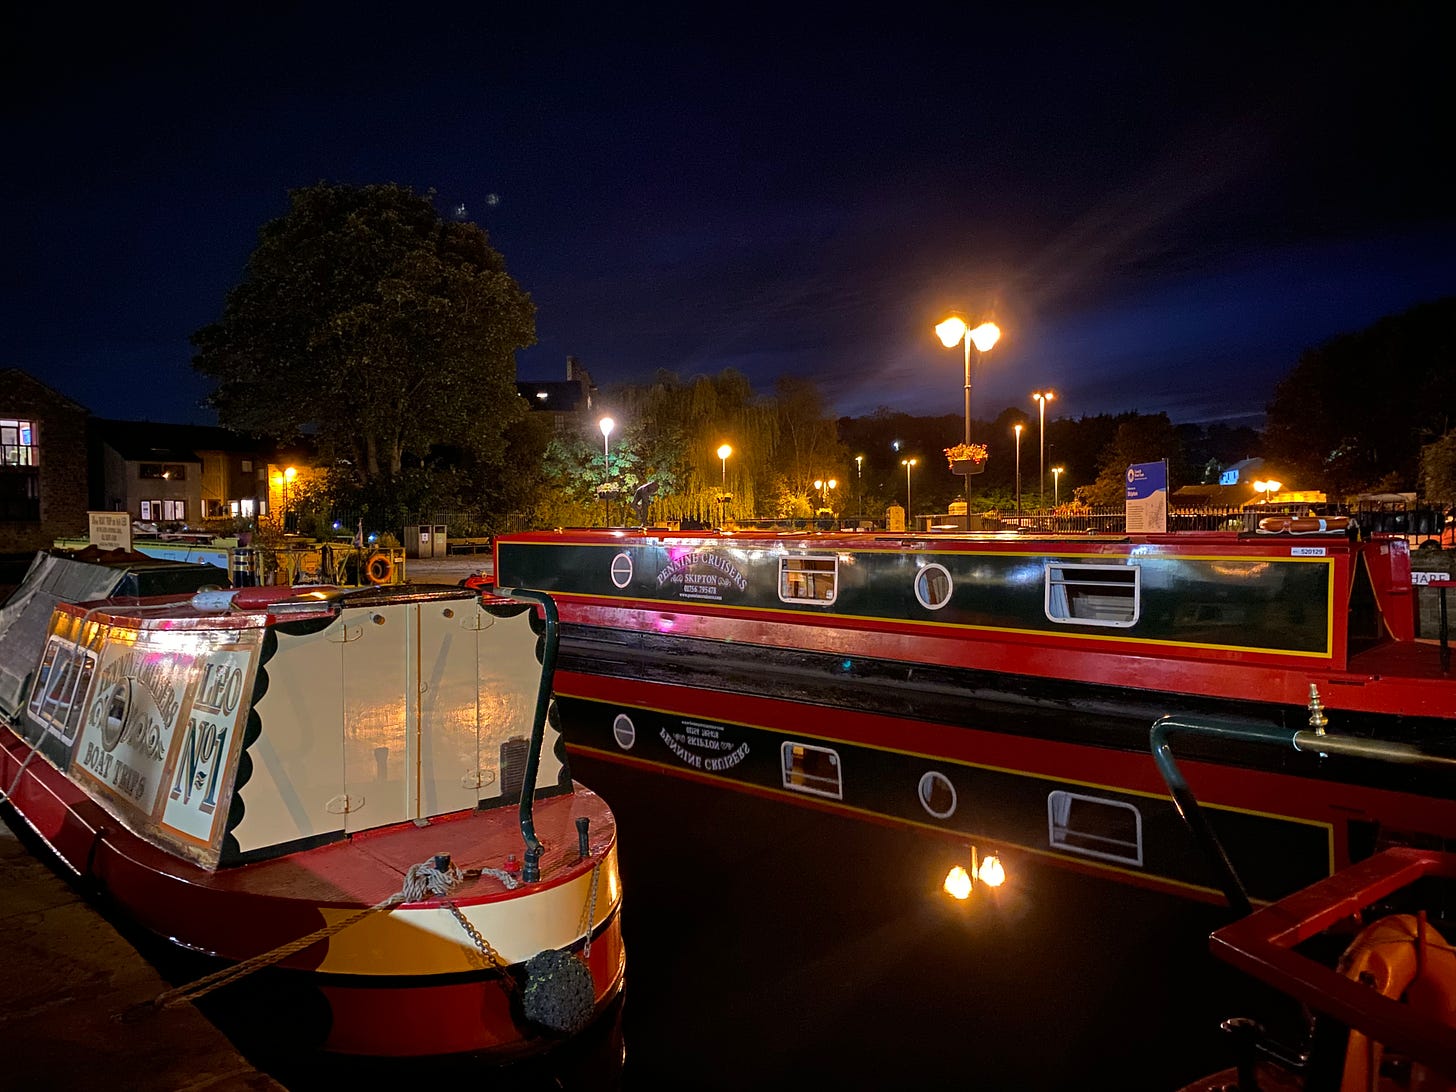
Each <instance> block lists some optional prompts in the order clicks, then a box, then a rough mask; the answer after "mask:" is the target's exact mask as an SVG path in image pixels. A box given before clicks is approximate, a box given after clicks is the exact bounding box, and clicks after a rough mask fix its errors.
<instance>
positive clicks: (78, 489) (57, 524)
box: [0, 368, 90, 553]
mask: <svg viewBox="0 0 1456 1092" xmlns="http://www.w3.org/2000/svg"><path fill="white" fill-rule="evenodd" d="M89 417H90V414H89V412H88V411H87V409H86V407H84V406H82V405H80V404H78V403H76V402H73V401H71V400H70V399H69V398H67V397H66V396H65V395H63V394H61V393H59V392H58V391H54V390H52V389H51V388H50V387H47V386H46V385H45V384H44V383H42V382H40V381H39V380H37V379H34V378H32V377H31V376H29V375H27V374H26V373H25V372H22V371H20V370H19V369H17V368H0V553H21V552H29V551H33V550H42V549H46V548H47V547H49V546H50V545H51V543H52V542H54V541H55V540H56V539H57V538H60V537H64V536H67V535H78V534H84V533H85V532H86V526H87V523H86V502H87V466H86V423H87V419H88V418H89Z"/></svg>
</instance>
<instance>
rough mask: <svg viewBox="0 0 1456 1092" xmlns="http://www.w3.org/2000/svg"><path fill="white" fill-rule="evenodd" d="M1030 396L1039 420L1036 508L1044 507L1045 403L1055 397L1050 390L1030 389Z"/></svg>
mask: <svg viewBox="0 0 1456 1092" xmlns="http://www.w3.org/2000/svg"><path fill="white" fill-rule="evenodd" d="M1031 397H1032V398H1033V399H1034V400H1035V401H1036V406H1037V417H1039V418H1040V421H1041V466H1040V468H1039V469H1038V470H1037V479H1036V480H1037V502H1036V505H1037V507H1038V508H1045V507H1046V404H1047V403H1048V402H1050V401H1051V400H1052V399H1053V398H1055V397H1056V395H1055V394H1053V393H1052V392H1051V391H1032V392H1031Z"/></svg>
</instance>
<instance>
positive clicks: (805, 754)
mask: <svg viewBox="0 0 1456 1092" xmlns="http://www.w3.org/2000/svg"><path fill="white" fill-rule="evenodd" d="M779 757H780V758H781V760H782V762H783V774H784V788H786V789H793V790H794V791H795V792H804V793H809V794H810V795H813V796H828V797H830V798H831V799H834V800H842V799H844V783H843V781H842V780H841V779H840V765H839V754H838V752H836V751H834V750H833V749H832V748H829V747H816V746H814V745H813V744H810V743H794V742H792V741H788V740H786V741H785V742H784V744H783V745H782V746H781V747H780V748H779Z"/></svg>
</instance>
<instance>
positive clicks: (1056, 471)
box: [1052, 466, 1067, 508]
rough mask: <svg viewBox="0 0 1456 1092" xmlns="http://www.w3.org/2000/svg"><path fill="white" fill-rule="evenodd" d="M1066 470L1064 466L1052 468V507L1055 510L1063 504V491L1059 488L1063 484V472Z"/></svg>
mask: <svg viewBox="0 0 1456 1092" xmlns="http://www.w3.org/2000/svg"><path fill="white" fill-rule="evenodd" d="M1066 469H1067V468H1066V467H1064V466H1054V467H1052V507H1053V508H1056V507H1057V506H1058V505H1060V504H1061V503H1062V491H1061V489H1060V488H1059V487H1060V486H1061V484H1062V471H1064V470H1066Z"/></svg>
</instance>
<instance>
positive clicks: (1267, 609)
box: [494, 520, 1456, 902]
mask: <svg viewBox="0 0 1456 1092" xmlns="http://www.w3.org/2000/svg"><path fill="white" fill-rule="evenodd" d="M1314 522H1315V526H1307V525H1304V524H1297V525H1296V524H1293V523H1289V524H1286V523H1284V522H1282V521H1271V523H1270V524H1269V525H1268V526H1266V527H1263V528H1261V529H1259V530H1251V531H1232V530H1230V531H1218V532H1207V533H1202V532H1199V533H1173V534H1129V535H1085V536H1077V535H1051V534H1029V533H1007V532H989V533H972V532H960V533H920V534H916V533H906V534H883V533H872V532H863V533H857V532H848V533H834V532H812V533H796V534H791V533H773V532H762V531H706V532H692V533H689V532H681V531H674V530H666V529H663V530H656V529H650V528H641V529H597V530H592V529H585V530H570V529H564V530H557V531H550V532H529V533H520V534H511V535H503V536H500V537H499V538H498V539H497V540H496V544H495V553H494V577H495V579H496V580H497V581H499V582H500V583H502V584H505V585H507V586H513V587H525V588H534V589H537V590H539V591H542V592H544V593H547V594H549V595H550V596H552V597H553V599H554V600H555V601H556V603H557V604H558V608H559V610H560V612H561V621H562V642H561V662H560V671H559V673H558V676H557V682H556V690H557V700H558V706H559V709H560V712H561V716H562V724H563V730H564V732H565V733H566V738H567V742H568V747H569V748H576V749H580V751H582V752H586V753H591V754H592V755H595V756H598V757H602V758H611V759H616V760H620V761H622V762H627V763H632V764H636V765H640V766H646V767H651V768H655V769H659V770H663V771H668V772H672V773H675V774H680V775H682V776H685V777H690V778H699V779H703V780H710V781H713V782H715V783H720V784H725V785H731V786H735V787H737V788H740V789H743V790H746V791H751V792H755V793H761V794H767V795H771V796H775V797H778V798H780V799H783V800H786V801H794V802H798V803H801V804H804V805H808V806H814V807H821V808H829V809H833V810H837V811H841V812H845V813H849V814H854V815H858V816H861V817H863V818H865V819H867V820H872V821H878V822H890V823H895V824H903V825H905V826H908V827H912V828H915V829H919V830H923V831H927V832H931V833H934V834H937V835H942V836H945V837H948V838H952V839H955V840H957V841H959V842H968V843H971V844H974V845H977V846H980V847H982V848H983V849H987V848H989V847H995V849H996V850H997V851H998V855H999V856H1000V857H1001V858H1002V859H1003V860H1005V859H1007V857H1008V855H1009V856H1014V855H1015V854H1016V853H1024V854H1032V855H1035V856H1037V857H1039V858H1043V859H1046V860H1049V861H1053V862H1056V863H1058V864H1063V865H1066V866H1069V867H1072V868H1077V869H1082V870H1091V871H1095V872H1100V873H1103V874H1106V875H1109V876H1112V877H1114V878H1117V879H1119V880H1126V881H1128V882H1132V883H1135V884H1143V885H1148V886H1152V887H1156V888H1158V889H1162V890H1169V891H1175V892H1180V893H1183V894H1186V895H1188V896H1190V897H1193V898H1199V899H1205V900H1208V901H1214V900H1218V899H1220V898H1222V893H1221V891H1220V886H1221V883H1222V878H1221V877H1220V876H1219V875H1218V874H1217V870H1216V869H1214V868H1212V867H1211V865H1210V862H1209V860H1208V859H1207V857H1206V855H1205V854H1203V853H1202V852H1200V850H1199V847H1198V846H1197V845H1196V842H1195V840H1194V838H1193V836H1192V834H1191V833H1190V831H1189V830H1188V829H1187V827H1186V826H1185V825H1184V824H1183V823H1182V822H1181V821H1180V819H1179V815H1178V805H1177V802H1176V801H1175V800H1174V798H1173V796H1172V794H1171V793H1170V792H1169V791H1168V789H1167V787H1166V785H1164V784H1163V782H1162V780H1161V778H1160V776H1159V773H1158V770H1157V769H1156V765H1155V762H1154V760H1153V757H1152V755H1151V754H1150V752H1149V738H1150V735H1149V733H1150V731H1151V730H1152V728H1153V726H1154V724H1155V723H1156V722H1158V721H1160V720H1162V719H1163V718H1166V717H1169V716H1182V717H1185V718H1192V717H1198V718H1237V719H1239V720H1241V721H1248V722H1254V723H1263V724H1267V725H1269V726H1271V727H1275V728H1278V729H1280V730H1281V731H1285V730H1293V729H1298V730H1301V734H1300V735H1299V738H1300V739H1301V740H1302V743H1300V744H1292V745H1291V744H1288V743H1285V742H1280V740H1274V739H1270V738H1260V737H1258V736H1257V734H1253V735H1250V734H1248V733H1242V734H1241V733H1228V732H1221V731H1218V730H1217V729H1215V728H1210V729H1208V730H1201V731H1193V732H1188V733H1185V734H1184V738H1182V739H1180V746H1182V747H1183V748H1184V752H1185V754H1184V757H1185V762H1186V764H1187V769H1188V777H1189V780H1190V782H1192V783H1193V784H1194V785H1196V787H1197V789H1198V791H1199V794H1200V796H1201V797H1202V799H1203V801H1204V806H1205V810H1206V811H1207V812H1208V814H1209V815H1210V817H1211V818H1210V822H1211V824H1212V827H1213V829H1214V830H1215V831H1216V832H1217V835H1218V837H1219V838H1220V839H1221V841H1222V843H1223V844H1224V845H1226V846H1228V847H1229V852H1230V853H1232V854H1234V855H1236V857H1237V858H1238V859H1239V860H1240V861H1241V864H1242V868H1241V872H1242V875H1243V877H1244V881H1245V883H1246V884H1247V889H1248V892H1249V895H1250V897H1251V899H1253V900H1254V901H1255V902H1267V901H1271V900H1275V899H1278V898H1282V897H1284V896H1285V895H1288V894H1290V893H1291V892H1293V891H1296V890H1299V889H1301V888H1303V887H1305V886H1306V885H1308V884H1310V883H1314V882H1316V881H1318V880H1319V879H1322V878H1324V877H1327V876H1329V875H1331V874H1332V873H1333V872H1335V871H1336V870H1337V869H1339V868H1341V867H1343V866H1345V865H1347V864H1349V863H1351V862H1352V861H1357V860H1360V859H1363V858H1365V857H1368V856H1370V855H1372V854H1374V853H1375V852H1376V851H1378V850H1380V849H1382V848H1384V847H1386V846H1391V845H1422V846H1435V847H1440V846H1443V845H1450V844H1451V843H1452V840H1453V839H1456V792H1453V788H1456V780H1453V769H1456V764H1453V762H1452V758H1453V756H1456V681H1453V680H1452V679H1451V677H1450V676H1449V674H1448V669H1449V662H1448V661H1449V657H1448V650H1447V649H1446V647H1445V644H1444V637H1443V641H1442V644H1441V645H1440V646H1437V645H1436V644H1435V643H1434V642H1429V641H1419V640H1417V639H1416V637H1415V626H1414V606H1413V604H1414V595H1413V593H1412V587H1411V574H1410V554H1409V547H1408V545H1407V543H1406V542H1405V540H1404V539H1402V538H1399V537H1382V536H1374V537H1371V538H1369V539H1362V538H1360V537H1359V536H1358V529H1357V528H1354V527H1349V528H1346V527H1342V526H1340V521H1337V520H1330V521H1314ZM1304 733H1308V734H1309V735H1312V736H1314V737H1316V738H1317V740H1318V745H1317V746H1312V745H1310V742H1309V739H1308V738H1307V737H1306V736H1305V735H1304ZM1280 739H1281V740H1282V739H1283V737H1282V736H1281V737H1280ZM1372 751H1379V752H1381V754H1382V755H1383V757H1384V759H1385V760H1384V761H1377V762H1371V761H1369V757H1370V753H1371V752H1372Z"/></svg>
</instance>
